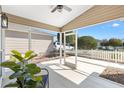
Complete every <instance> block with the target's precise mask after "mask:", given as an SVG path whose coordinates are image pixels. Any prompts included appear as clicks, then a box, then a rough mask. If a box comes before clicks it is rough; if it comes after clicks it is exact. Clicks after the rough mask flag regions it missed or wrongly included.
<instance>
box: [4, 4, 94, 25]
mask: <svg viewBox="0 0 124 93" xmlns="http://www.w3.org/2000/svg"><path fill="white" fill-rule="evenodd" d="M67 6H68V7H70V8H72V11H71V12H67V11H65V10H63V12H61V13H60V12H57V11H56V12H54V13H51V10H52V9H53V8H52V7H54V6H51V5H3V6H2V9H3V11H4V12H7V13H10V14H13V15H16V16H20V17H24V18H28V19H31V20H35V21H38V22H42V23H46V24H49V25H53V26H57V27H62V26H64V25H65V24H67V23H69V22H70V21H72V20H73V19H75V18H76V17H78V16H79V15H80V14H82V13H84V12H85V11H87V10H88V9H90V8H91V7H93V5H67Z"/></svg>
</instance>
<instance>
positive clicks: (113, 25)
mask: <svg viewBox="0 0 124 93" xmlns="http://www.w3.org/2000/svg"><path fill="white" fill-rule="evenodd" d="M119 25H120V24H118V23H113V24H112V27H118V26H119Z"/></svg>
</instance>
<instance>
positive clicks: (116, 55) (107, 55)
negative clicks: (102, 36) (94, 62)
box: [68, 50, 124, 63]
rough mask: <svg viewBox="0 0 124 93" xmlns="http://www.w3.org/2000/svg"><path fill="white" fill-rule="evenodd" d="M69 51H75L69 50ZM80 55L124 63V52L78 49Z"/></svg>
mask: <svg viewBox="0 0 124 93" xmlns="http://www.w3.org/2000/svg"><path fill="white" fill-rule="evenodd" d="M68 53H74V52H73V51H68ZM77 53H78V56H83V57H88V58H93V59H101V60H107V61H113V62H121V63H124V52H121V51H104V50H78V51H77Z"/></svg>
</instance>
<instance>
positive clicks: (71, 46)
mask: <svg viewBox="0 0 124 93" xmlns="http://www.w3.org/2000/svg"><path fill="white" fill-rule="evenodd" d="M76 51H77V34H76V31H70V32H65V35H64V63H65V65H66V66H69V67H71V68H76V66H77V52H76Z"/></svg>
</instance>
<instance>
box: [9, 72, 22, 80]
mask: <svg viewBox="0 0 124 93" xmlns="http://www.w3.org/2000/svg"><path fill="white" fill-rule="evenodd" d="M20 76H22V72H21V71H18V72H15V73H13V74H12V75H10V76H9V79H14V78H18V77H20Z"/></svg>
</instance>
